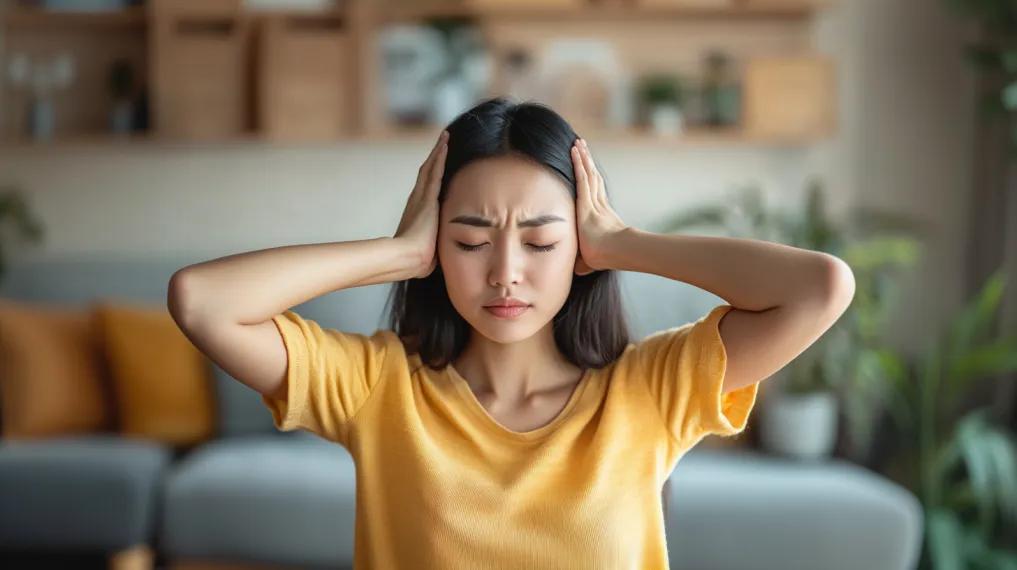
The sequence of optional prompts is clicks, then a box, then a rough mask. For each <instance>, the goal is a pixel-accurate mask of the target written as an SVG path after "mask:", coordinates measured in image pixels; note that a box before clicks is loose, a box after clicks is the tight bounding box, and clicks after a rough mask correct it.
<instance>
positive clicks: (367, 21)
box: [0, 0, 834, 149]
mask: <svg viewBox="0 0 1017 570" xmlns="http://www.w3.org/2000/svg"><path fill="white" fill-rule="evenodd" d="M190 1H191V2H193V1H194V0H190ZM230 2H235V5H236V6H240V5H241V0H216V2H215V6H229V4H230ZM181 4H188V2H181ZM825 4H826V0H732V4H730V5H720V4H715V5H711V4H708V3H702V2H699V3H698V5H697V3H696V2H690V3H689V4H688V5H681V4H679V3H676V4H674V5H668V4H656V3H654V2H649V1H648V2H647V3H646V4H643V5H639V4H638V3H637V4H633V5H629V6H622V5H597V4H590V5H589V6H583V7H579V8H533V7H529V8H527V7H511V8H496V7H479V6H477V5H469V4H467V5H454V4H436V3H431V4H428V3H427V2H415V3H410V2H408V1H407V2H405V3H401V4H397V5H384V4H379V3H378V0H348V1H347V2H345V3H342V4H341V5H340V7H338V8H335V9H332V10H328V11H324V12H317V11H300V10H273V11H265V10H235V11H232V12H228V13H227V15H226V18H227V19H232V20H234V21H235V22H237V23H238V24H239V25H240V26H241V28H244V29H245V30H246V28H248V27H249V28H250V29H249V31H243V32H242V34H240V35H238V36H237V41H239V42H242V45H243V46H244V47H242V48H241V47H240V45H241V44H237V46H238V49H236V50H234V51H233V52H232V53H233V54H234V55H231V56H230V57H231V58H234V59H233V60H234V61H236V62H239V63H237V64H236V65H242V66H244V67H245V68H247V69H250V70H251V72H250V73H253V76H250V77H249V78H248V79H245V80H244V83H243V84H244V85H249V87H245V88H243V89H245V90H249V91H250V93H249V94H246V93H245V95H244V97H245V98H247V100H248V101H264V100H266V99H265V98H266V97H267V96H271V97H291V99H290V101H291V102H290V103H288V104H289V105H290V108H289V109H288V110H287V111H286V113H288V115H286V114H285V113H284V115H283V117H288V118H283V119H282V120H281V121H282V122H281V123H280V120H278V119H277V120H276V124H282V125H284V126H285V125H290V124H292V120H293V119H295V118H299V117H301V116H303V115H301V114H300V113H299V109H300V108H299V107H296V108H293V107H292V105H293V104H294V103H292V101H296V100H299V99H300V97H302V96H300V97H296V99H294V98H293V97H294V95H291V94H289V93H288V92H287V91H286V90H285V89H282V90H280V89H278V86H281V85H283V83H281V81H282V80H280V83H271V82H266V81H263V80H261V79H260V78H258V77H257V75H258V74H259V73H263V71H264V70H266V69H268V68H267V67H264V66H262V62H261V61H260V60H259V59H255V60H249V59H243V58H248V57H254V58H263V57H264V53H259V49H261V48H263V47H264V44H261V45H256V44H258V42H262V41H263V37H264V34H265V32H264V30H265V29H266V28H267V26H268V24H267V23H268V22H270V21H279V20H283V21H289V22H294V23H296V22H304V23H305V24H307V23H312V24H313V23H314V21H319V22H320V23H322V24H323V26H321V27H319V28H318V29H319V30H324V29H331V30H333V31H336V30H337V31H338V32H339V35H337V36H334V37H335V40H329V42H332V43H328V42H325V43H319V46H320V45H330V46H340V45H341V46H343V47H341V48H339V47H331V48H327V49H331V50H341V52H342V54H343V57H344V58H348V61H344V62H342V65H343V68H342V69H343V71H342V73H341V74H340V75H339V76H338V77H341V78H342V88H341V92H340V95H343V96H342V97H341V98H337V99H335V101H336V103H335V104H336V105H337V107H336V108H340V107H341V108H342V109H344V111H343V113H344V114H345V119H343V120H344V126H343V127H342V129H343V130H344V132H345V134H343V135H342V136H327V137H324V138H322V137H317V136H315V137H308V138H306V139H301V136H303V135H300V134H299V132H300V130H299V129H297V130H293V129H288V130H291V131H293V133H296V134H291V135H288V136H291V137H292V138H291V141H292V142H293V143H294V144H311V145H314V144H332V143H344V142H349V141H400V140H418V139H419V140H429V139H430V138H433V135H434V134H435V133H436V132H437V129H438V128H439V127H438V126H437V125H429V126H421V127H413V126H400V125H396V124H395V123H394V122H393V119H392V118H391V117H388V116H387V110H386V97H385V93H384V86H383V85H382V79H381V78H382V76H383V73H382V72H381V69H380V65H381V64H382V63H383V62H382V58H381V57H380V53H379V52H377V51H376V47H377V46H376V43H375V42H376V41H377V40H378V39H379V38H380V35H381V33H382V32H383V30H385V28H386V27H387V26H389V25H394V24H406V23H426V22H431V21H434V20H441V19H461V20H467V21H469V20H473V21H475V22H476V23H477V25H478V26H479V28H480V29H481V30H482V33H483V36H484V39H485V41H486V42H488V48H489V49H490V53H491V55H492V57H494V58H495V60H497V61H498V62H499V63H498V64H497V65H503V63H501V62H502V61H503V60H504V58H505V57H506V53H507V50H510V49H514V48H515V47H517V46H520V45H524V46H528V47H530V48H532V49H533V50H535V51H537V52H539V50H540V49H542V48H543V47H545V46H546V45H547V42H549V41H551V40H553V39H554V37H555V34H563V35H565V36H566V37H574V36H575V35H576V34H577V33H582V34H583V36H584V37H590V38H603V39H604V40H605V41H609V42H612V43H613V45H615V46H616V47H617V49H618V54H619V57H620V60H621V61H622V62H624V64H625V65H626V66H629V65H632V67H630V68H627V69H628V71H630V72H632V73H637V72H638V73H643V72H645V71H647V70H648V69H652V68H653V67H654V66H656V67H658V68H659V67H660V66H661V65H664V66H667V65H670V63H672V62H673V61H678V60H681V61H682V62H683V63H684V64H686V65H687V64H689V63H690V61H691V60H692V59H694V58H696V57H699V55H698V54H701V53H702V51H703V50H706V49H709V48H713V47H716V48H721V49H725V50H730V53H732V54H734V55H735V56H736V58H754V57H756V56H757V55H761V56H766V55H767V54H771V55H773V54H776V55H778V56H789V55H795V54H800V53H804V52H807V51H809V49H810V47H809V44H810V43H811V34H810V33H809V31H808V26H809V25H810V24H811V21H812V18H813V17H814V16H815V14H816V12H817V10H818V9H820V8H821V7H823V6H824V5H825ZM155 6H161V8H159V9H156V8H155ZM176 6H177V4H176V3H175V2H174V0H150V1H149V2H147V3H146V5H145V6H134V7H131V8H129V9H124V10H119V11H115V12H73V11H62V10H61V11H47V10H44V9H40V8H29V7H11V8H8V9H7V10H6V11H4V12H0V29H3V30H4V31H5V34H4V35H5V37H4V44H5V45H4V46H3V47H4V50H5V51H4V53H5V54H10V53H12V52H13V51H15V50H26V51H27V52H28V53H32V52H33V51H35V52H41V53H46V52H51V51H54V50H57V49H59V50H63V51H69V52H70V53H74V54H75V55H76V56H78V57H79V58H80V60H81V62H82V63H81V65H80V66H79V67H80V69H81V78H80V81H79V83H77V84H76V85H75V87H74V91H71V92H68V93H61V94H60V95H59V99H58V101H57V114H58V117H60V120H61V121H62V122H63V124H61V125H60V126H59V127H58V130H57V134H56V135H55V139H54V140H53V141H52V142H33V141H30V140H26V139H24V138H21V137H20V136H18V135H17V130H19V129H16V128H15V127H14V126H15V125H18V126H20V125H21V124H23V123H24V114H23V110H22V109H23V104H24V101H23V97H21V96H20V95H18V94H13V96H12V94H10V93H7V92H5V93H3V99H4V101H5V107H6V109H5V110H4V111H3V112H4V115H6V116H0V146H2V147H4V148H9V149H13V148H22V147H25V148H32V147H39V146H42V147H58V148H66V147H69V146H75V147H77V146H82V145H84V146H103V145H125V144H130V145H133V144H141V145H145V144H166V143H169V142H171V141H172V140H173V139H171V138H167V137H166V136H164V135H165V134H166V133H163V132H160V133H159V134H155V133H154V132H153V134H145V135H132V136H129V137H126V138H123V137H118V136H116V135H113V134H107V133H105V131H104V129H105V122H106V114H107V113H108V112H109V111H108V107H109V101H108V98H109V96H108V94H107V93H106V89H107V87H106V85H107V79H106V76H105V74H106V70H107V68H108V66H109V65H110V64H111V62H112V61H114V60H116V59H120V58H127V59H128V60H130V61H131V62H132V63H133V64H134V65H136V66H137V67H136V69H137V70H138V74H139V75H140V76H141V77H143V78H145V79H147V80H148V82H149V83H152V82H154V80H155V77H156V75H155V74H156V73H158V72H159V69H160V67H161V69H162V70H165V69H167V66H166V65H161V66H160V65H155V64H154V62H155V61H156V60H158V61H163V60H162V59H160V58H164V57H169V58H173V57H175V56H174V55H173V54H174V53H176V48H173V47H166V46H167V45H168V44H166V43H165V41H164V39H160V38H164V37H165V36H164V35H160V34H162V33H163V32H159V33H157V30H159V29H162V30H171V29H175V28H167V27H166V25H165V21H164V20H161V19H160V18H164V16H165V11H166V10H175V9H177V8H176ZM205 6H206V5H205V4H202V5H201V8H202V9H205ZM207 6H211V5H207ZM206 17H210V16H208V13H206V14H204V15H202V14H198V13H194V14H189V15H188V16H187V19H188V20H200V19H202V18H206ZM211 18H212V19H216V20H220V21H221V20H223V15H222V13H221V12H220V13H218V14H213V15H212V16H211ZM159 22H163V23H159ZM524 23H525V24H527V25H520V24H524ZM325 24H327V26H326V25H325ZM670 24H673V25H674V26H675V28H674V29H675V30H676V31H669V28H668V26H669V25H670ZM307 29H308V30H314V29H315V26H313V25H312V26H309V27H308V28H307ZM174 33H175V32H174ZM298 33H299V32H298ZM308 33H313V32H308ZM224 37H225V36H224ZM276 37H278V36H276ZM311 37H312V36H310V35H308V36H307V38H308V39H309V38H311ZM284 40H285V38H284ZM294 40H296V41H297V42H304V41H305V40H304V39H299V38H297V37H296V36H294ZM658 40H659V41H658ZM199 41H201V40H199ZM216 41H218V40H216ZM285 41H289V40H285ZM314 41H318V40H314ZM273 45H276V44H273ZM280 45H282V44H280ZM287 45H288V44H287ZM293 45H297V44H293ZM303 45H305V46H306V44H303ZM157 46H162V47H157ZM51 48H52V49H51ZM231 49H233V48H231ZM272 49H273V51H272V52H271V53H273V54H274V53H276V51H274V50H275V49H276V48H272ZM301 49H306V47H304V48H301ZM319 49H320V48H319ZM188 53H196V52H188ZM245 53H246V54H250V55H243V54H245ZM316 53H317V52H316ZM336 53H339V52H336ZM236 54H239V55H236ZM347 54H348V55H347ZM188 57H190V58H191V59H193V56H188ZM287 57H288V58H289V59H286V60H279V59H277V60H276V61H275V62H274V64H273V65H274V67H273V68H272V69H273V70H274V73H283V74H285V75H286V77H287V79H286V80H285V81H287V82H292V81H294V80H299V81H302V82H303V83H304V84H305V85H314V81H315V80H314V79H313V76H312V75H308V74H309V73H315V71H313V70H306V71H301V72H300V73H302V75H296V76H294V75H293V73H292V69H293V66H294V65H296V64H300V63H302V60H301V59H300V57H299V56H294V55H292V54H291V55H289V56H287ZM178 59H179V58H178ZM198 59H201V58H198ZM184 63H185V62H176V61H175V63H174V64H175V65H178V67H177V68H176V69H184V68H181V67H179V65H183V64H184ZM643 63H645V64H646V65H645V66H643V68H640V64H643ZM336 64H338V60H337V63H336ZM219 65H224V64H222V63H220V64H219ZM231 65H233V64H231ZM329 65H332V64H329ZM794 65H795V64H792V66H794ZM259 66H262V67H259ZM185 67H186V66H185ZM800 67H801V66H799V68H800ZM233 68H236V67H235V65H234V67H233ZM233 68H231V69H233ZM223 69H225V68H223ZM318 69H321V66H318ZM280 70H281V71H280ZM214 77H217V76H216V75H215V74H213V75H211V76H209V78H214ZM824 77H825V76H824ZM293 78H296V79H293ZM166 81H167V80H166V79H165V78H164V79H162V84H163V85H165V83H166ZM823 81H825V79H824V80H823ZM199 83H200V82H199ZM771 83H772V82H771ZM812 83H813V84H815V82H814V81H813V82H812ZM286 84H287V85H288V84H289V83H286ZM176 85H185V83H180V82H179V81H178V82H177V83H176ZM238 85H241V84H240V83H237V84H236V85H234V86H233V87H231V88H232V89H234V91H233V92H231V93H235V92H236V89H237V88H238V87H237V86H238ZM0 89H4V90H6V89H9V87H7V86H4V87H2V88H0ZM489 92H490V93H496V92H497V89H491V90H489ZM809 93H813V92H812V91H810V92H809ZM815 93H820V95H816V96H813V95H805V96H804V99H803V101H806V102H807V101H808V100H809V98H810V97H811V98H812V99H815V98H816V97H817V96H818V97H821V98H823V97H829V96H831V95H829V94H830V93H832V89H826V88H824V89H821V90H819V91H816V92H815ZM179 95H180V93H176V92H175V93H173V94H171V95H165V94H164V95H161V98H160V96H156V93H153V94H152V98H151V99H150V102H151V110H152V113H153V115H152V118H151V121H150V122H151V124H152V125H153V127H154V128H157V129H160V128H162V126H161V125H160V124H159V121H158V120H157V118H160V117H162V118H165V117H164V116H163V115H164V114H165V113H162V114H161V113H160V109H161V107H160V105H159V102H160V101H175V100H176V99H175V98H176V97H178V96H179ZM231 96H232V95H231ZM333 97H334V95H333ZM764 99H765V97H764ZM759 100H760V97H759V96H758V94H757V96H756V97H755V98H754V101H756V102H758V101H759ZM743 103H745V101H744V100H743ZM249 104H253V103H249ZM833 105H834V103H833V102H832V100H831V101H830V103H829V106H830V107H832V106H833ZM785 106H786V105H785ZM218 108H220V109H223V108H232V107H230V106H226V107H223V105H222V102H221V101H219V107H218ZM11 109H17V110H16V111H12V110H11ZM162 111H166V109H162ZM257 111H258V110H257V109H254V108H252V109H249V110H248V111H245V112H244V113H243V114H244V115H245V116H247V117H250V118H249V119H245V120H246V121H248V122H250V124H249V125H246V126H247V129H245V130H246V131H250V128H251V127H254V126H255V125H262V126H263V125H266V124H268V123H266V122H265V121H264V120H262V119H261V118H260V116H259V115H258V112H257ZM778 111H779V112H778ZM294 112H296V113H297V114H296V115H294ZM765 112H767V113H770V112H771V111H769V110H767V111H765ZM772 112H773V113H775V114H774V115H772V118H773V120H770V121H769V124H770V125H771V126H772V125H773V124H778V125H779V124H780V123H781V121H784V120H785V118H784V116H785V111H784V110H775V111H772ZM19 113H21V114H20V115H19ZM566 115H567V114H566ZM179 116H180V115H179V109H177V110H175V112H174V115H173V117H179ZM174 120H176V119H174ZM334 120H338V118H336V119H334ZM570 120H571V118H570ZM809 120H812V119H809ZM191 122H192V123H194V124H201V123H202V121H201V120H192V121H191ZM164 124H165V121H164ZM234 124H235V122H234ZM816 124H817V125H819V123H816ZM576 125H577V129H579V130H582V131H583V133H584V136H586V137H587V138H589V139H590V140H591V141H597V142H610V143H622V144H633V145H661V144H663V145H667V146H679V147H688V146H724V145H751V146H761V147H788V146H808V145H810V144H813V143H815V142H817V141H818V140H820V139H822V138H825V137H827V136H829V135H830V134H831V133H832V130H833V129H832V127H831V128H827V127H826V125H825V124H824V125H821V126H817V127H815V128H813V129H812V131H810V132H801V130H800V129H797V130H796V129H789V132H792V134H776V135H774V134H766V133H754V132H752V130H751V129H743V128H738V127H728V128H722V129H713V128H708V127H703V126H698V125H691V126H689V127H688V128H687V129H686V131H685V132H684V133H683V134H682V135H681V136H678V137H658V136H656V135H654V134H652V133H651V132H650V131H649V130H648V129H647V128H643V127H637V126H634V127H632V128H627V129H623V130H609V129H595V128H583V125H582V123H576ZM311 127H313V125H311ZM258 128H261V127H258ZM305 130H306V129H305ZM231 132H232V131H231ZM180 136H183V135H180ZM188 137H189V136H184V138H183V139H181V140H180V142H182V143H184V144H186V143H193V144H196V145H208V144H215V142H214V139H213V140H207V139H206V138H205V137H201V136H195V137H191V138H188ZM218 138H219V139H221V141H222V142H223V144H235V143H237V142H241V143H242V144H276V143H280V144H282V143H283V140H281V139H280V138H279V137H278V136H275V137H271V136H263V135H262V134H261V133H257V132H251V133H250V134H244V132H240V131H237V132H236V134H224V135H222V136H220V137H218Z"/></svg>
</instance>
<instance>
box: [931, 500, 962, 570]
mask: <svg viewBox="0 0 1017 570" xmlns="http://www.w3.org/2000/svg"><path fill="white" fill-rule="evenodd" d="M925 519H926V523H925V526H926V529H927V533H926V541H925V544H926V546H927V547H928V549H929V555H930V557H931V559H932V564H933V567H935V568H936V570H966V568H967V565H966V564H965V563H964V555H963V552H964V551H963V548H964V528H963V527H962V526H961V524H960V521H959V520H958V519H957V516H956V515H955V514H954V513H952V512H950V511H947V510H944V509H937V508H933V509H930V510H929V511H928V514H927V515H926V517H925Z"/></svg>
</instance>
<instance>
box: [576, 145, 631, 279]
mask: <svg viewBox="0 0 1017 570" xmlns="http://www.w3.org/2000/svg"><path fill="white" fill-rule="evenodd" d="M572 166H573V168H574V169H575V173H576V228H577V230H578V234H579V255H578V256H576V268H575V272H576V273H577V274H579V275H587V274H589V273H593V272H594V271H601V270H605V269H610V268H609V267H607V266H606V265H605V262H604V257H605V256H604V252H605V251H606V249H607V247H608V245H609V243H610V240H611V239H613V238H614V236H615V235H616V234H618V233H619V232H621V231H622V230H624V229H626V228H627V227H628V226H627V225H625V223H624V222H622V220H621V218H619V217H618V214H616V213H615V211H614V210H613V209H611V205H610V204H608V202H607V191H606V190H605V186H604V178H603V177H602V176H601V175H600V172H599V171H598V170H597V167H596V166H595V165H594V164H593V157H592V156H591V155H590V149H589V148H588V147H587V146H586V141H585V140H583V139H582V138H579V139H576V142H575V143H574V144H573V145H572Z"/></svg>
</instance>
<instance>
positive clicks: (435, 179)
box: [427, 142, 448, 200]
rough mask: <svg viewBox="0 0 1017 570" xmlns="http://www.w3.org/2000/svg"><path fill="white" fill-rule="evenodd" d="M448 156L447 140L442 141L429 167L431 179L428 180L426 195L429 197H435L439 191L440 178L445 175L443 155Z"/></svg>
mask: <svg viewBox="0 0 1017 570" xmlns="http://www.w3.org/2000/svg"><path fill="white" fill-rule="evenodd" d="M446 156H448V142H442V143H441V147H440V148H439V149H438V154H437V156H435V157H434V164H433V165H432V168H431V179H430V180H429V181H428V183H427V184H428V186H427V195H428V198H430V199H435V200H436V199H437V198H438V193H439V192H440V191H441V179H442V177H443V176H444V175H445V157H446Z"/></svg>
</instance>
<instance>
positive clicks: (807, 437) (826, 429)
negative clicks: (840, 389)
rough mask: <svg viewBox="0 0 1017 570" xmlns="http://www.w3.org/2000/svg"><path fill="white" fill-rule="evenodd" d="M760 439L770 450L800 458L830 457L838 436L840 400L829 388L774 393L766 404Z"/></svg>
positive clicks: (765, 401)
mask: <svg viewBox="0 0 1017 570" xmlns="http://www.w3.org/2000/svg"><path fill="white" fill-rule="evenodd" d="M761 415H762V418H761V421H760V425H759V437H760V441H761V443H762V445H763V447H764V448H765V449H767V450H768V451H771V452H774V453H778V454H781V455H787V456H790V457H795V458H798V459H809V460H814V459H824V458H828V457H830V455H831V454H832V452H833V448H834V445H835V444H836V438H837V399H836V396H835V395H834V394H833V393H832V392H829V391H822V392H812V393H809V394H788V393H784V392H780V391H775V392H773V393H771V394H770V395H769V396H768V397H767V398H766V399H765V400H764V405H763V413H762V414H761Z"/></svg>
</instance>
